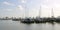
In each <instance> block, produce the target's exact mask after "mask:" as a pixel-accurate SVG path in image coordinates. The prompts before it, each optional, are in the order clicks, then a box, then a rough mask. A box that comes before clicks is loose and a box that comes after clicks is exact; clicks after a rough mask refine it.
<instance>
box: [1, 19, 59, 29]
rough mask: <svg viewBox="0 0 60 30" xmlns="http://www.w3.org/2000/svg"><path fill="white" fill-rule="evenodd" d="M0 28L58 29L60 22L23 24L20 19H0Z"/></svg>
mask: <svg viewBox="0 0 60 30" xmlns="http://www.w3.org/2000/svg"><path fill="white" fill-rule="evenodd" d="M0 30H60V23H40V24H35V23H34V24H23V23H20V21H11V20H8V21H6V20H5V21H4V20H3V21H0Z"/></svg>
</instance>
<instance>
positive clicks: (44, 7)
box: [0, 0, 60, 17]
mask: <svg viewBox="0 0 60 30" xmlns="http://www.w3.org/2000/svg"><path fill="white" fill-rule="evenodd" d="M40 6H41V17H50V16H51V10H52V8H53V11H54V16H55V17H57V16H60V0H0V17H6V16H8V17H12V16H13V17H24V15H25V16H29V17H36V16H38V15H39V10H40Z"/></svg>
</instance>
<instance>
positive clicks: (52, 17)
mask: <svg viewBox="0 0 60 30" xmlns="http://www.w3.org/2000/svg"><path fill="white" fill-rule="evenodd" d="M51 14H52V18H53V17H54V12H53V8H52V12H51Z"/></svg>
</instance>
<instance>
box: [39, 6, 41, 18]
mask: <svg viewBox="0 0 60 30" xmlns="http://www.w3.org/2000/svg"><path fill="white" fill-rule="evenodd" d="M39 17H41V6H40V9H39Z"/></svg>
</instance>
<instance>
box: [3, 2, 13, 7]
mask: <svg viewBox="0 0 60 30" xmlns="http://www.w3.org/2000/svg"><path fill="white" fill-rule="evenodd" d="M3 4H5V5H12V6H14V4H12V3H9V2H3Z"/></svg>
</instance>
